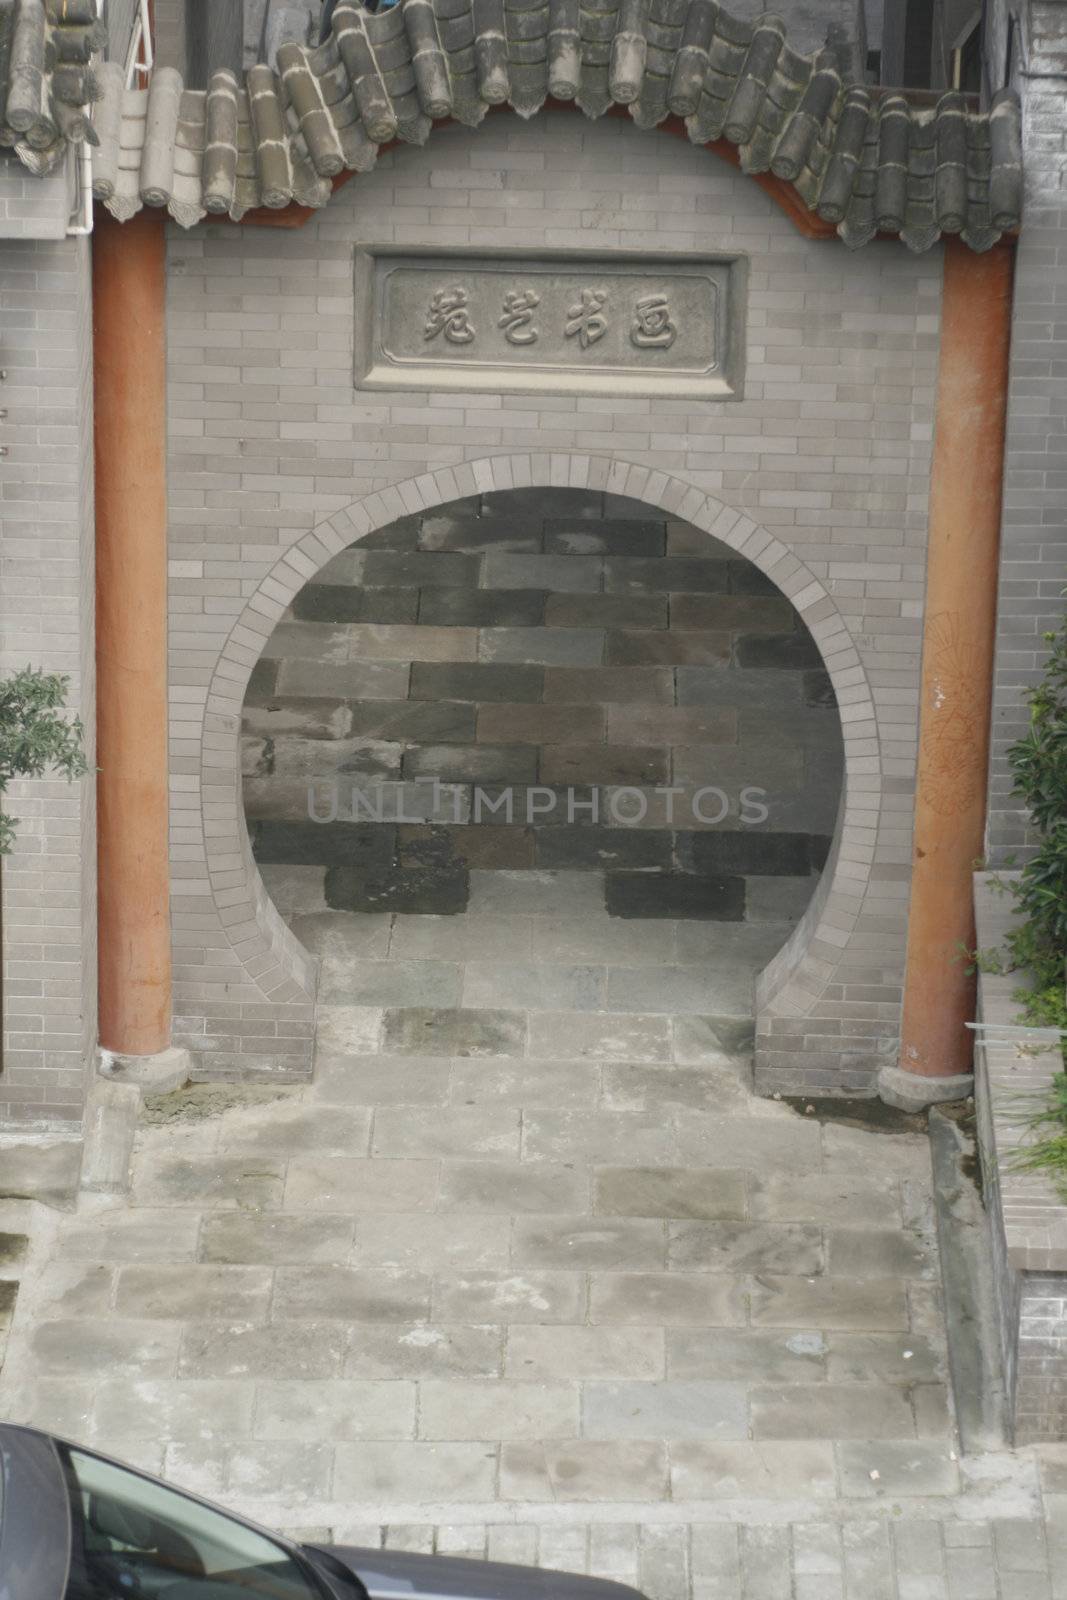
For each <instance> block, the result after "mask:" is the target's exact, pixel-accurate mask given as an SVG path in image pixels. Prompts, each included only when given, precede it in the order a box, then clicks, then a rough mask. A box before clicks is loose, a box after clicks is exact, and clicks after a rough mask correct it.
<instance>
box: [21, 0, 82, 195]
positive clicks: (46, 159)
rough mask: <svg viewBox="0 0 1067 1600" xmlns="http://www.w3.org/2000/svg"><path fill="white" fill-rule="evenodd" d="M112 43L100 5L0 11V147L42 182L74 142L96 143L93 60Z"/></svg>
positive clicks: (51, 4) (25, 0)
mask: <svg viewBox="0 0 1067 1600" xmlns="http://www.w3.org/2000/svg"><path fill="white" fill-rule="evenodd" d="M106 42H107V31H106V29H105V27H104V24H103V23H102V22H100V21H98V20H97V15H96V3H95V0H48V3H47V5H45V4H44V3H43V0H15V4H14V5H7V6H3V7H0V146H7V147H9V148H10V149H12V150H14V152H15V154H16V155H17V156H18V158H19V160H20V161H21V162H22V164H23V166H24V167H27V168H28V169H29V171H30V172H32V173H34V174H36V176H38V177H43V176H44V175H45V174H46V173H48V172H52V171H54V169H55V168H56V167H57V166H58V165H59V163H60V162H61V161H62V160H63V158H64V157H65V156H66V153H67V150H68V149H69V148H70V146H71V145H73V144H80V143H81V141H82V140H83V139H88V140H89V141H90V143H95V140H96V135H95V134H94V132H93V129H92V125H91V124H90V121H89V117H88V114H87V109H86V108H87V106H88V104H89V102H90V101H92V100H95V99H96V98H97V96H98V94H99V92H100V86H99V82H98V80H97V77H96V74H95V72H94V70H93V66H92V60H93V56H94V55H95V54H96V52H97V51H98V50H100V49H102V48H103V46H104V45H105V44H106Z"/></svg>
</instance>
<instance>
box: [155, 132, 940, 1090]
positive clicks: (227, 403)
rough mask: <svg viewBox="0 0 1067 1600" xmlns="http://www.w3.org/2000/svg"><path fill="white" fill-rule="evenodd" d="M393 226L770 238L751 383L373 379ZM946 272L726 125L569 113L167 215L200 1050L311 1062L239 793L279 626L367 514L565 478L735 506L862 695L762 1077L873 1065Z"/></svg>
mask: <svg viewBox="0 0 1067 1600" xmlns="http://www.w3.org/2000/svg"><path fill="white" fill-rule="evenodd" d="M367 240H370V241H383V242H394V243H411V244H422V245H427V246H434V247H445V246H447V245H449V244H459V245H467V246H469V245H472V244H473V245H475V246H477V245H490V244H491V245H499V244H500V243H501V241H502V240H506V241H508V242H510V243H513V244H514V245H516V246H522V247H528V248H535V247H536V248H543V247H548V248H562V249H566V248H568V247H577V248H586V249H588V247H589V246H590V244H591V243H595V244H596V245H597V246H598V247H599V248H602V249H603V250H604V251H605V252H610V251H611V250H613V249H616V250H617V249H624V248H625V249H630V250H634V249H637V250H644V249H647V250H649V251H656V250H662V249H673V250H693V251H702V250H703V251H708V250H721V249H725V250H740V251H743V252H745V253H746V254H748V255H749V256H750V258H751V273H750V289H749V316H748V372H747V382H746V392H745V398H744V400H743V401H741V402H735V403H722V404H706V403H705V404H700V403H695V402H688V401H669V402H658V403H655V404H653V403H650V402H648V401H645V400H642V399H640V398H630V397H625V398H624V397H620V398H618V399H615V398H610V399H579V398H576V397H573V396H568V397H563V398H556V397H509V398H501V397H498V396H493V395H453V394H448V393H444V392H442V393H436V392H429V393H426V392H423V393H404V392H400V391H397V392H384V391H378V392H375V393H363V392H361V393H357V392H354V391H353V387H352V377H351V373H352V348H353V301H352V267H353V252H354V247H355V245H356V243H357V241H367ZM940 268H941V263H940V257H939V254H938V253H937V252H932V253H931V254H929V255H925V256H922V257H913V256H911V255H909V254H908V253H907V252H906V251H904V250H902V249H901V248H900V247H899V245H895V244H890V243H886V244H874V245H871V246H870V247H868V248H867V249H865V250H864V251H863V252H862V253H860V254H858V255H855V256H850V255H847V254H846V253H845V252H844V251H843V250H842V249H841V248H840V246H839V245H837V244H836V243H834V242H830V243H826V242H816V241H809V240H805V239H803V238H801V237H800V236H799V235H798V233H797V232H796V231H795V229H794V228H793V226H792V224H791V223H790V222H789V221H788V220H787V219H786V217H785V216H784V215H783V214H782V213H781V212H780V211H779V210H778V209H777V208H776V207H775V206H774V204H773V203H772V202H771V201H770V200H769V199H768V197H767V196H766V195H764V194H763V193H762V192H761V191H760V190H759V189H758V188H757V187H756V186H755V185H753V184H751V183H750V182H749V181H748V180H747V179H745V178H744V177H742V176H741V175H740V174H738V173H737V172H735V171H734V170H733V169H731V168H730V167H728V166H726V165H725V164H722V163H720V162H719V161H717V159H716V158H715V157H714V156H713V155H711V154H709V153H707V152H704V151H700V150H697V149H694V148H691V147H689V146H687V145H685V144H684V143H680V142H679V141H677V140H674V139H668V138H664V137H662V136H661V135H658V134H654V133H646V132H641V131H639V130H638V129H636V128H634V127H633V126H631V125H630V124H628V123H626V122H624V121H619V120H614V119H612V120H610V121H605V122H603V123H594V124H589V123H585V122H583V120H582V119H581V118H579V117H577V116H566V115H562V114H561V115H545V116H543V117H541V118H539V119H538V120H537V121H536V122H533V123H530V124H523V123H521V122H519V121H518V120H517V119H515V118H513V117H504V116H502V117H493V118H490V119H488V120H487V122H486V123H485V124H484V125H483V127H482V128H481V129H479V130H477V131H476V132H471V131H468V130H464V129H461V128H447V129H439V130H436V131H435V132H434V134H433V137H432V140H431V142H430V144H429V146H428V147H427V148H426V149H414V148H403V149H398V150H395V151H391V152H387V153H386V154H385V155H383V157H382V158H381V160H380V163H379V165H378V167H377V169H376V170H375V172H373V173H371V174H368V175H365V176H362V177H359V178H357V179H356V180H355V181H354V182H352V183H351V184H350V185H349V186H348V187H347V188H345V189H344V190H342V191H341V192H340V193H338V194H337V195H336V196H335V198H334V200H333V201H332V203H331V205H330V207H329V209H328V210H327V211H326V212H325V213H323V214H322V215H321V216H320V217H319V218H317V219H316V220H314V221H312V222H311V223H310V224H309V225H308V226H307V227H306V228H303V229H301V230H298V231H289V230H285V231H282V230H267V229H264V230H256V229H252V228H244V229H235V228H232V227H225V226H220V225H213V226H209V227H206V228H201V229H198V230H197V231H196V232H195V233H193V234H183V233H180V232H179V231H178V230H176V229H174V230H172V233H171V239H170V272H169V294H170V300H169V328H170V358H169V359H170V383H171V389H170V417H171V422H170V430H171V431H170V494H171V556H172V561H173V566H172V584H171V595H172V602H171V605H172V612H171V651H172V673H171V696H172V724H171V735H172V789H173V795H174V808H175V809H174V824H173V831H172V840H173V853H174V900H173V911H174V928H175V941H176V982H177V992H178V997H179V1010H180V1013H181V1016H182V1027H183V1031H184V1032H185V1033H187V1034H188V1035H189V1036H190V1042H191V1043H194V1044H197V1043H198V1042H199V1048H200V1049H201V1050H202V1052H203V1054H202V1058H201V1060H202V1067H203V1070H204V1071H205V1072H208V1073H211V1074H215V1075H224V1074H232V1073H247V1072H253V1073H255V1072H260V1073H279V1072H281V1073H286V1074H288V1075H291V1076H299V1075H302V1074H306V1072H307V1071H308V1070H309V1047H308V1043H307V1036H308V1033H309V1029H310V1023H311V1017H312V1007H311V997H312V983H313V975H312V974H311V972H310V971H309V963H308V960H307V957H306V956H305V955H304V954H303V953H302V952H301V951H300V950H299V948H298V947H297V946H296V945H295V942H294V941H293V939H292V936H291V935H290V934H289V932H288V930H287V929H286V928H285V926H284V924H283V923H282V922H281V919H280V918H279V917H278V915H277V913H276V912H275V911H274V909H273V908H272V907H271V906H270V904H269V901H268V899H267V897H266V894H265V892H264V889H263V885H262V883H261V881H260V880H259V877H258V874H257V873H256V871H255V869H254V867H253V865H252V862H251V856H250V853H249V850H248V842H247V836H246V834H245V831H244V828H243V823H242V821H241V818H240V791H239V761H238V733H239V721H240V708H241V701H242V698H243V692H244V687H245V684H246V683H247V680H248V676H249V673H250V672H251V669H252V667H253V665H254V663H255V661H256V659H257V658H258V656H259V654H260V651H261V649H262V646H263V644H264V643H265V641H266V638H267V636H268V635H269V633H270V631H271V629H272V627H273V625H274V623H275V622H276V621H277V620H279V618H280V617H281V615H282V614H283V612H284V610H285V607H286V606H287V605H288V604H289V603H290V601H291V600H292V598H293V596H294V595H295V594H296V592H297V591H298V590H299V588H300V587H301V586H302V585H303V583H304V582H306V580H307V579H308V578H309V577H310V576H312V574H313V573H314V572H315V571H316V570H318V569H319V568H321V566H322V565H324V564H325V562H326V561H327V560H328V559H329V557H330V556H331V555H333V554H335V553H337V552H338V551H339V550H341V549H342V548H344V547H345V546H347V545H350V544H351V543H352V541H353V540H354V539H356V538H357V537H358V536H359V535H360V534H362V533H364V532H367V531H369V530H370V529H371V528H377V527H383V526H385V525H386V524H387V523H388V522H391V521H393V520H395V519H396V518H397V517H398V516H403V515H406V514H408V513H410V512H413V511H418V510H420V509H422V508H423V507H427V506H431V505H440V504H443V503H446V502H447V501H449V500H452V499H455V498H458V497H462V496H464V495H469V494H475V493H482V492H490V491H492V490H495V489H498V488H509V487H512V486H514V485H516V484H518V485H520V486H521V485H523V484H530V483H546V484H547V483H554V484H558V485H561V486H564V487H565V486H567V485H577V486H582V487H589V488H593V489H594V490H597V489H606V490H608V491H609V492H619V493H624V494H629V495H631V496H633V497H635V498H638V499H644V500H645V501H647V502H648V503H649V504H652V505H655V506H658V507H659V508H660V509H661V510H665V511H666V512H667V514H668V515H678V516H680V517H681V518H683V519H685V520H688V521H690V522H694V523H696V524H697V525H698V526H703V527H705V528H708V529H710V530H711V531H712V532H713V533H714V535H715V536H716V537H720V538H722V539H723V540H724V542H726V543H728V544H731V545H732V546H733V548H735V549H739V550H740V551H741V552H742V554H744V555H745V556H747V557H748V558H749V559H752V560H754V561H755V562H756V563H757V565H760V566H761V567H762V568H763V570H764V571H765V572H767V573H769V574H770V575H771V576H772V577H773V578H774V580H775V581H776V582H777V583H778V584H779V586H780V587H781V588H782V589H783V590H784V592H786V593H787V594H788V595H789V596H790V598H791V599H792V600H793V602H794V604H795V605H796V606H797V609H798V611H800V613H801V615H802V616H803V619H804V621H805V623H806V625H807V626H808V627H809V628H811V630H812V632H813V634H814V635H815V637H816V639H817V640H818V641H819V644H820V647H821V649H822V650H823V651H824V655H825V659H826V661H827V665H828V667H829V669H830V671H831V675H832V676H833V678H834V681H835V686H836V688H837V692H838V696H839V699H840V700H841V703H842V714H843V718H844V720H845V731H846V760H847V763H848V783H847V807H846V813H845V823H844V827H843V829H842V830H841V831H840V833H839V841H838V850H837V853H836V854H835V857H834V858H833V860H832V862H831V865H830V868H829V870H828V871H827V873H826V874H824V878H823V888H824V890H825V892H823V890H822V889H821V890H820V893H819V895H817V896H816V900H815V902H813V905H812V907H811V910H810V911H809V913H808V916H807V917H806V918H805V920H804V922H803V923H802V924H801V927H800V930H799V932H798V934H797V935H796V936H795V937H794V939H793V940H791V941H790V943H789V944H788V945H787V946H786V947H785V949H784V950H783V952H782V953H781V954H780V956H779V957H777V958H776V960H775V962H774V963H773V964H772V967H771V968H770V969H768V972H767V973H766V974H765V976H764V980H763V985H762V990H761V1020H760V1054H759V1059H760V1074H761V1082H762V1085H763V1086H764V1087H780V1088H782V1089H798V1088H802V1087H806V1088H812V1089H814V1088H817V1087H826V1088H834V1087H836V1088H843V1087H848V1086H852V1087H861V1086H869V1084H870V1082H871V1078H872V1076H873V1073H874V1072H875V1070H876V1068H877V1066H878V1065H879V1064H880V1061H881V1060H882V1059H884V1058H885V1057H886V1056H887V1055H890V1054H892V1052H893V1050H894V1048H895V1038H896V1029H897V1019H898V1012H899V1002H900V978H901V965H902V957H903V940H904V922H905V913H906V897H907V889H908V860H909V843H910V839H909V830H910V818H911V788H912V782H913V772H914V754H915V724H916V684H917V669H918V656H919V647H920V632H921V610H922V586H923V571H924V547H925V530H926V500H927V487H928V484H927V477H928V468H929V452H930V437H931V426H932V404H933V386H934V378H935V368H936V357H937V334H938V318H939V296H940Z"/></svg>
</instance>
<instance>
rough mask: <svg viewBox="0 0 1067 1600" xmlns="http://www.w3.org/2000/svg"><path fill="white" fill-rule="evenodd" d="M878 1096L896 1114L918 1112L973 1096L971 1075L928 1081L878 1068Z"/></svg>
mask: <svg viewBox="0 0 1067 1600" xmlns="http://www.w3.org/2000/svg"><path fill="white" fill-rule="evenodd" d="M877 1082H878V1097H879V1099H880V1100H884V1101H885V1103H886V1105H887V1106H896V1107H897V1109H898V1110H899V1111H922V1110H924V1109H925V1107H926V1106H936V1105H940V1104H941V1103H942V1102H943V1101H946V1100H966V1099H967V1098H968V1096H969V1095H972V1094H973V1093H974V1074H973V1073H971V1072H954V1073H952V1074H951V1075H950V1076H948V1077H944V1078H928V1077H924V1076H923V1075H922V1074H921V1073H918V1072H905V1071H904V1069H903V1067H890V1066H885V1067H882V1069H881V1071H880V1072H879V1074H878V1080H877Z"/></svg>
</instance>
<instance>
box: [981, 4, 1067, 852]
mask: <svg viewBox="0 0 1067 1600" xmlns="http://www.w3.org/2000/svg"><path fill="white" fill-rule="evenodd" d="M1020 40H1021V45H1020V53H1019V60H1018V65H1017V71H1016V84H1017V87H1018V88H1019V90H1020V92H1021V94H1022V99H1023V143H1024V161H1025V163H1026V212H1025V218H1024V227H1023V231H1022V234H1021V236H1020V239H1019V245H1018V250H1017V255H1016V267H1015V307H1014V320H1013V327H1012V350H1011V379H1010V389H1009V403H1008V430H1007V441H1006V452H1005V479H1004V519H1003V526H1002V535H1001V569H1000V596H999V614H998V624H997V655H996V679H995V686H994V701H993V729H992V747H991V753H990V781H989V820H988V825H987V832H986V837H987V852H988V857H989V863H990V865H991V866H1003V865H1004V864H1005V863H1006V862H1008V861H1009V860H1012V859H1014V860H1018V861H1022V860H1025V858H1026V856H1027V855H1029V854H1031V853H1032V851H1033V848H1034V845H1035V843H1036V835H1035V834H1034V832H1033V830H1032V829H1031V828H1030V826H1029V823H1028V819H1027V816H1026V814H1025V812H1024V810H1023V809H1022V807H1021V806H1020V803H1019V800H1018V798H1017V797H1016V796H1013V794H1012V792H1011V791H1012V775H1011V770H1010V768H1009V765H1008V760H1007V752H1008V750H1009V748H1010V746H1011V745H1012V743H1013V742H1014V741H1015V740H1016V739H1018V738H1019V737H1020V736H1021V735H1022V734H1023V733H1025V731H1026V727H1027V722H1028V714H1027V707H1026V703H1025V700H1024V693H1025V690H1026V688H1027V687H1028V686H1030V685H1032V684H1034V683H1037V682H1038V681H1039V679H1040V678H1041V675H1042V670H1043V664H1044V660H1045V656H1046V653H1047V647H1046V646H1045V644H1044V641H1043V639H1042V634H1043V633H1045V632H1047V631H1049V630H1050V629H1053V628H1055V627H1056V626H1057V625H1058V622H1059V619H1060V617H1061V616H1062V615H1063V610H1064V601H1063V590H1064V588H1065V587H1067V492H1065V483H1067V478H1065V473H1067V406H1065V404H1064V383H1065V376H1067V359H1065V353H1067V187H1065V185H1067V109H1065V108H1067V5H1065V4H1063V3H1062V0H1045V3H1042V4H1032V5H1030V6H1028V7H1026V8H1025V9H1024V11H1023V25H1022V27H1021V30H1020Z"/></svg>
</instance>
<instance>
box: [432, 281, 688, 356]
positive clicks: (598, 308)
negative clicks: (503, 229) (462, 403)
mask: <svg viewBox="0 0 1067 1600" xmlns="http://www.w3.org/2000/svg"><path fill="white" fill-rule="evenodd" d="M620 298H621V297H620ZM469 302H470V296H469V293H468V291H467V290H466V289H465V288H463V287H462V285H460V284H453V285H450V286H449V287H447V288H441V289H437V290H436V291H435V293H434V294H433V295H432V297H431V299H430V302H429V305H428V307H427V312H426V322H425V326H424V328H423V337H424V338H425V339H436V338H437V337H438V335H439V334H443V335H444V337H445V339H446V340H447V342H448V343H449V344H472V343H473V342H474V340H475V339H476V338H477V337H478V329H477V328H476V327H475V325H474V323H473V322H472V321H471V310H470V303H469ZM540 304H541V296H540V295H539V294H538V292H537V290H536V289H508V290H507V292H506V293H505V295H504V299H503V304H502V307H501V314H500V316H499V317H498V318H497V322H496V327H497V328H498V329H500V330H502V332H503V335H504V338H505V339H506V341H507V342H508V344H512V345H533V344H536V343H537V342H538V340H539V339H540V337H541V330H540V328H539V327H538V326H537V325H536V324H535V322H534V312H535V311H536V309H537V307H538V306H539V305H540ZM617 314H624V315H628V316H629V318H630V325H629V335H630V343H631V344H632V345H634V346H635V348H637V349H638V350H669V349H670V347H671V345H672V344H673V343H674V341H675V339H676V338H677V337H678V328H677V325H676V324H675V322H674V321H673V320H672V317H671V305H670V298H669V296H668V295H667V294H665V293H662V292H661V293H655V294H643V295H638V296H636V298H632V299H631V300H630V302H629V303H628V305H627V306H626V307H625V308H624V307H622V306H620V307H619V308H616V306H615V305H614V303H613V301H612V299H611V298H609V295H608V291H607V290H606V289H592V288H584V289H581V290H579V291H578V298H577V299H576V300H575V301H574V303H573V304H572V305H570V306H569V307H568V309H567V313H566V320H565V322H564V326H563V336H564V338H566V339H576V340H577V342H578V346H579V348H580V349H582V350H588V349H589V347H590V345H594V344H596V342H597V340H598V339H602V338H603V337H604V335H605V334H606V333H607V331H608V329H609V327H610V319H611V318H612V317H613V316H614V315H617Z"/></svg>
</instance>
